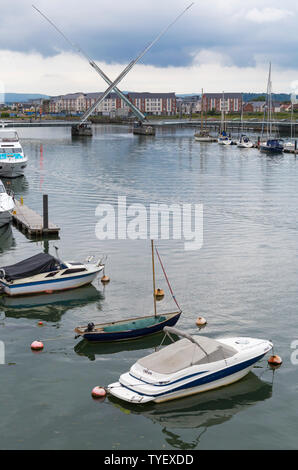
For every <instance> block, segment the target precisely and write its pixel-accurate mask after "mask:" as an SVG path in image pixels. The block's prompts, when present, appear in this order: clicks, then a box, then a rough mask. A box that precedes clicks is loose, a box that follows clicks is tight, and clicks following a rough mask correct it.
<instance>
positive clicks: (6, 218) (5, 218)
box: [0, 211, 12, 227]
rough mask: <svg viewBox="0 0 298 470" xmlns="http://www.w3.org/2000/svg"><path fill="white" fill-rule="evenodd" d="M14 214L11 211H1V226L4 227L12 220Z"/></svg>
mask: <svg viewBox="0 0 298 470" xmlns="http://www.w3.org/2000/svg"><path fill="white" fill-rule="evenodd" d="M11 219H12V215H11V213H10V212H9V211H5V212H0V227H4V226H5V225H7V224H9V223H10V222H11Z"/></svg>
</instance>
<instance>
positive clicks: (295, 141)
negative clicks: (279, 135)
mask: <svg viewBox="0 0 298 470" xmlns="http://www.w3.org/2000/svg"><path fill="white" fill-rule="evenodd" d="M295 152H297V140H295Z"/></svg>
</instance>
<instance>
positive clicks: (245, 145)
mask: <svg viewBox="0 0 298 470" xmlns="http://www.w3.org/2000/svg"><path fill="white" fill-rule="evenodd" d="M237 147H239V148H241V149H251V148H252V147H253V143H252V142H247V143H245V142H239V144H237Z"/></svg>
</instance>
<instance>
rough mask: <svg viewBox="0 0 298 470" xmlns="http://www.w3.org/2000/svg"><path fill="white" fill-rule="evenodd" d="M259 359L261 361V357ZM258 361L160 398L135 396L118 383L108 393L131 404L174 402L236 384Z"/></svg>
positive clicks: (134, 393) (131, 391)
mask: <svg viewBox="0 0 298 470" xmlns="http://www.w3.org/2000/svg"><path fill="white" fill-rule="evenodd" d="M259 359H261V357H260V358H259ZM259 359H257V360H256V361H255V362H253V364H252V365H250V366H249V367H246V368H244V369H243V370H240V371H238V372H235V373H231V374H229V375H227V376H226V377H223V378H219V379H218V380H213V381H212V382H207V383H206V384H202V385H197V386H196V385H193V386H190V387H189V388H185V389H182V390H178V391H176V392H173V393H168V394H166V395H162V396H160V397H154V396H149V397H148V396H147V397H144V396H142V395H140V394H137V395H136V392H134V391H133V390H129V389H128V388H123V387H122V386H121V384H120V383H119V382H116V383H115V384H112V385H111V386H110V387H111V390H110V393H111V394H112V395H113V396H115V397H116V398H119V399H120V400H125V401H129V402H131V403H146V402H149V401H150V402H154V403H164V402H166V401H171V400H176V399H178V398H184V397H188V396H190V395H196V394H198V393H203V392H208V391H210V390H214V389H216V388H220V387H226V386H227V385H231V384H233V383H234V382H238V380H241V379H242V378H243V377H245V376H246V375H247V374H248V373H249V372H250V371H251V369H252V368H253V366H254V364H255V363H256V362H257V361H258V360H259ZM118 387H119V391H118V390H117V388H118Z"/></svg>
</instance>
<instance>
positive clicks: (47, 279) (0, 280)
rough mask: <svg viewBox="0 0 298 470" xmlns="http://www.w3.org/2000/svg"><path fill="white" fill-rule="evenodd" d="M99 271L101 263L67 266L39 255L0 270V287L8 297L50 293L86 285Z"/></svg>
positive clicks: (65, 263)
mask: <svg viewBox="0 0 298 470" xmlns="http://www.w3.org/2000/svg"><path fill="white" fill-rule="evenodd" d="M103 269H104V265H103V264H101V261H98V263H96V264H91V263H86V264H83V263H73V262H72V263H69V262H62V261H61V260H59V259H58V258H57V257H56V258H55V257H54V256H51V255H49V254H46V253H39V254H37V255H35V256H32V257H31V258H28V259H25V260H24V261H21V262H19V263H16V264H14V265H11V266H4V267H2V268H0V288H1V287H2V290H3V291H4V293H5V294H7V295H10V296H14V295H27V294H36V293H40V292H46V293H50V294H51V293H53V292H56V291H60V290H66V289H74V288H77V287H81V286H84V285H86V284H90V283H91V282H92V281H93V280H94V279H95V278H96V276H97V275H98V273H99V272H100V271H103Z"/></svg>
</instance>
